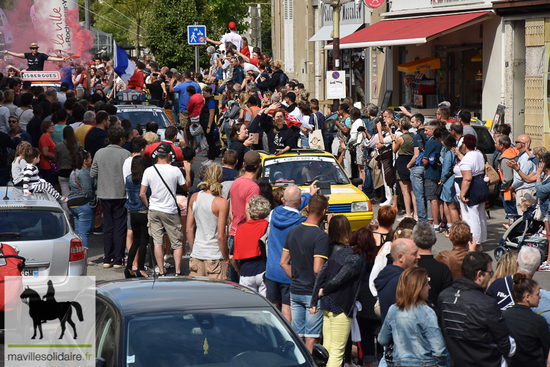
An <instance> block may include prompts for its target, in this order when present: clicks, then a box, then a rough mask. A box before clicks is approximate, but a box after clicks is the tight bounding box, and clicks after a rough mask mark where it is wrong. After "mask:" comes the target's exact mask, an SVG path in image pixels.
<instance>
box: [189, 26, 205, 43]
mask: <svg viewBox="0 0 550 367" xmlns="http://www.w3.org/2000/svg"><path fill="white" fill-rule="evenodd" d="M187 43H189V44H190V45H196V46H198V45H205V44H206V26H204V25H188V26H187Z"/></svg>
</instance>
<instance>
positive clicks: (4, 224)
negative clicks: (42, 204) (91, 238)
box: [0, 209, 67, 242]
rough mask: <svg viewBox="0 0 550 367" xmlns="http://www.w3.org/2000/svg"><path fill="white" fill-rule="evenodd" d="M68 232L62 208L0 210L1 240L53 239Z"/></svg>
mask: <svg viewBox="0 0 550 367" xmlns="http://www.w3.org/2000/svg"><path fill="white" fill-rule="evenodd" d="M66 233H67V227H66V225H65V217H64V214H63V212H62V211H61V210H60V211H59V212H55V211H51V210H14V209H9V210H0V241H2V240H5V241H10V242H11V241H33V240H52V239H56V238H60V237H63V236H64V235H65V234H66Z"/></svg>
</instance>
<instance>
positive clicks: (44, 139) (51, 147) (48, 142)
mask: <svg viewBox="0 0 550 367" xmlns="http://www.w3.org/2000/svg"><path fill="white" fill-rule="evenodd" d="M43 147H48V153H51V154H55V143H54V141H53V139H52V138H51V137H50V136H49V135H48V134H42V136H40V140H39V141H38V149H40V169H46V170H48V169H50V168H51V166H50V163H49V162H48V158H46V157H45V156H44V154H42V148H43ZM52 160H53V159H52Z"/></svg>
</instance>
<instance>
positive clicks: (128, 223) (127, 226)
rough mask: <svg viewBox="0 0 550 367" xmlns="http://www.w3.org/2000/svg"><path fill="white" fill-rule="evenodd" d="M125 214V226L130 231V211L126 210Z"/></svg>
mask: <svg viewBox="0 0 550 367" xmlns="http://www.w3.org/2000/svg"><path fill="white" fill-rule="evenodd" d="M127 214H128V220H127V221H126V228H127V229H128V230H129V231H131V230H132V223H131V220H130V211H129V210H128V211H127Z"/></svg>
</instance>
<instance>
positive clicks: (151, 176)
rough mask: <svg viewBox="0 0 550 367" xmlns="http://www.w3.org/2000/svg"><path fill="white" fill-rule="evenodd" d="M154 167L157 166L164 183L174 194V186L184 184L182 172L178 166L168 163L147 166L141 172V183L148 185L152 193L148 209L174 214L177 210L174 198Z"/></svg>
mask: <svg viewBox="0 0 550 367" xmlns="http://www.w3.org/2000/svg"><path fill="white" fill-rule="evenodd" d="M155 167H157V169H158V171H159V173H160V174H161V175H162V178H164V181H165V182H166V185H168V187H170V190H171V191H172V194H174V195H176V188H177V186H178V185H179V186H181V185H185V178H183V174H182V173H181V171H180V170H179V168H178V167H174V166H172V165H169V164H155V165H154V166H153V167H149V168H147V169H146V170H145V172H143V179H142V180H141V185H142V186H148V187H150V188H151V193H152V194H151V197H150V198H149V209H151V210H157V211H159V212H163V213H168V214H176V213H177V212H178V208H177V207H176V200H175V199H174V197H173V196H172V194H170V192H169V191H168V189H167V188H166V185H164V183H163V182H162V180H161V178H160V177H159V175H158V173H157V171H155Z"/></svg>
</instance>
